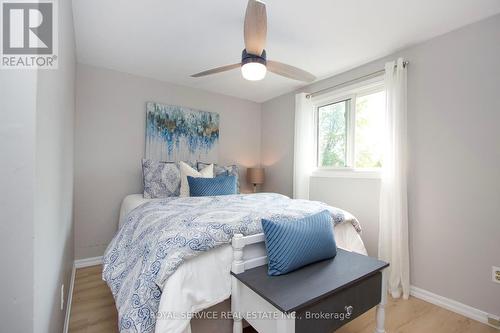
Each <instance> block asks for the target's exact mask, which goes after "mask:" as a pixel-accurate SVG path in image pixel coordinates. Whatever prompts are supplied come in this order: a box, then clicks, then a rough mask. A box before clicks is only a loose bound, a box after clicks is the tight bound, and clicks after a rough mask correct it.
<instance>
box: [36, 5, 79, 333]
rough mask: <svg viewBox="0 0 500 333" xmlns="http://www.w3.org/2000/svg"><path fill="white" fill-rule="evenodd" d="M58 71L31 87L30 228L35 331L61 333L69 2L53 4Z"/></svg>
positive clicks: (69, 127)
mask: <svg viewBox="0 0 500 333" xmlns="http://www.w3.org/2000/svg"><path fill="white" fill-rule="evenodd" d="M58 10H59V54H58V56H59V68H58V69H57V70H41V71H39V74H38V82H37V110H36V153H35V155H36V172H35V177H36V178H35V223H34V259H35V261H34V274H35V280H34V284H35V288H34V327H35V332H61V331H62V329H63V324H64V315H65V311H66V305H65V306H64V310H63V311H61V308H60V306H61V301H60V299H61V285H63V284H64V286H65V289H64V298H65V302H66V299H67V293H68V291H69V284H70V278H71V271H72V267H73V260H74V241H73V240H74V237H73V136H74V114H75V43H74V33H73V16H72V9H71V1H60V2H59V8H58Z"/></svg>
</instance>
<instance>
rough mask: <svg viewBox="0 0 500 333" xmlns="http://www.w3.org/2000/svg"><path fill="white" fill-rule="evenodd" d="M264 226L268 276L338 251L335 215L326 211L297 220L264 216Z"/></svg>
mask: <svg viewBox="0 0 500 333" xmlns="http://www.w3.org/2000/svg"><path fill="white" fill-rule="evenodd" d="M262 229H264V236H265V240H266V248H267V256H268V259H269V264H268V274H269V275H282V274H286V273H289V272H291V271H294V270H296V269H299V268H301V267H303V266H305V265H308V264H311V263H313V262H317V261H320V260H324V259H329V258H333V257H335V255H336V254H337V245H336V244H335V238H334V236H333V223H332V217H331V215H330V212H328V211H327V210H325V211H322V212H320V213H317V214H314V215H310V216H307V217H304V218H301V219H296V220H279V221H271V220H266V219H262Z"/></svg>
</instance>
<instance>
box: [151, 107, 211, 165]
mask: <svg viewBox="0 0 500 333" xmlns="http://www.w3.org/2000/svg"><path fill="white" fill-rule="evenodd" d="M218 145H219V114H218V113H214V112H206V111H199V110H193V109H190V108H186V107H182V106H174V105H165V104H159V103H153V102H148V103H147V104H146V158H149V159H152V160H156V161H167V162H173V161H192V162H194V161H203V162H216V161H217V154H218Z"/></svg>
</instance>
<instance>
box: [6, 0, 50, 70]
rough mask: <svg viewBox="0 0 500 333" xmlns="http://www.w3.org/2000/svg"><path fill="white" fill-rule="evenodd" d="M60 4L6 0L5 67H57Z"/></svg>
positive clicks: (33, 0) (41, 1)
mask: <svg viewBox="0 0 500 333" xmlns="http://www.w3.org/2000/svg"><path fill="white" fill-rule="evenodd" d="M56 9H57V4H56V3H55V2H52V1H47V0H40V1H37V0H29V1H28V0H26V1H22V0H3V1H2V13H1V17H2V25H1V28H2V33H1V35H2V43H1V45H2V54H1V55H2V61H1V68H2V69H8V68H17V69H19V68H28V69H29V68H33V69H35V68H43V69H55V68H57V55H56V52H57V24H56V23H57V11H56Z"/></svg>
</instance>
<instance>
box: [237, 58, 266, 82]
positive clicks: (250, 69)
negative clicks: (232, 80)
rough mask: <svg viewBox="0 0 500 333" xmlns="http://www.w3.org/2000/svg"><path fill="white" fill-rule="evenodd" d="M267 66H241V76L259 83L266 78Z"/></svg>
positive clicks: (253, 64)
mask: <svg viewBox="0 0 500 333" xmlns="http://www.w3.org/2000/svg"><path fill="white" fill-rule="evenodd" d="M266 72H267V68H266V65H264V64H261V63H260V62H247V63H246V64H243V65H242V66H241V75H243V77H244V78H245V79H246V80H249V81H259V80H262V79H263V78H265V77H266Z"/></svg>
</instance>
